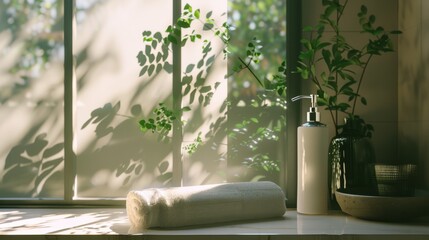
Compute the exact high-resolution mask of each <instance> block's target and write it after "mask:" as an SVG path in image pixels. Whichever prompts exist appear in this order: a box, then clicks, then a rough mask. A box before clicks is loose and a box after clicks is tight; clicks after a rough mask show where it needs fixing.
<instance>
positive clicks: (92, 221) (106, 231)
mask: <svg viewBox="0 0 429 240" xmlns="http://www.w3.org/2000/svg"><path fill="white" fill-rule="evenodd" d="M129 227H130V226H129V223H128V220H127V216H126V212H125V209H123V208H121V209H118V208H110V209H105V208H79V209H72V208H70V209H63V208H49V209H34V208H32V209H25V208H15V209H0V235H9V236H14V237H15V238H14V239H45V238H44V236H45V235H55V236H57V237H56V238H55V239H69V237H70V236H69V235H76V236H75V237H77V238H75V237H74V238H73V239H88V238H89V239H122V237H123V239H127V240H129V239H141V235H146V237H147V238H144V239H149V240H150V239H191V240H192V239H228V240H230V239H231V240H232V239H246V240H247V239H250V240H251V239H270V240H280V239H296V238H298V239H312V237H313V238H314V236H315V235H320V238H318V239H350V237H349V236H353V237H352V238H353V239H371V238H373V237H374V236H377V239H384V238H385V239H403V238H406V239H427V238H428V236H429V218H422V219H419V220H416V221H413V222H411V223H381V222H372V221H365V220H360V219H356V218H353V217H350V216H347V215H344V214H342V213H341V212H338V211H333V212H331V213H330V214H329V215H320V216H309V215H300V214H297V213H296V211H294V210H288V211H287V212H286V214H285V216H284V218H283V219H276V220H268V221H254V222H245V223H231V224H218V225H213V226H203V227H194V228H184V229H174V230H159V229H153V230H152V229H151V230H147V231H145V232H143V233H137V234H133V235H130V233H129V232H128V231H129ZM87 235H91V236H90V237H89V236H87ZM105 235H114V236H112V237H111V238H106V236H105ZM268 236H270V237H268ZM0 238H1V236H0Z"/></svg>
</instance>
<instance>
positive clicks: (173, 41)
mask: <svg viewBox="0 0 429 240" xmlns="http://www.w3.org/2000/svg"><path fill="white" fill-rule="evenodd" d="M167 39H168V41H170V42H171V43H174V44H177V43H178V41H177V38H176V37H175V36H174V35H172V34H168V37H167Z"/></svg>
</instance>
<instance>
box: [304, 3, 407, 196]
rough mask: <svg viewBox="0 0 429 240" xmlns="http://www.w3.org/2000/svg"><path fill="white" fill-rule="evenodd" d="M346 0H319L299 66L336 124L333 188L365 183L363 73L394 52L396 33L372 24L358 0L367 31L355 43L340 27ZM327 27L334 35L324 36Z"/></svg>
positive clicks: (368, 153) (367, 130) (367, 133)
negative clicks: (358, 43)
mask: <svg viewBox="0 0 429 240" xmlns="http://www.w3.org/2000/svg"><path fill="white" fill-rule="evenodd" d="M348 2H349V1H348V0H345V1H340V0H323V1H322V4H323V7H324V11H323V13H322V14H321V15H320V18H319V22H318V24H317V25H316V26H314V27H307V28H305V29H304V31H306V32H309V33H310V36H309V37H308V38H303V39H302V41H301V42H302V46H303V49H302V51H301V53H300V56H299V59H300V62H299V67H298V69H297V72H298V73H299V74H300V75H301V77H302V78H303V79H309V80H311V81H312V82H313V83H314V85H315V88H316V89H317V95H318V105H319V106H322V107H324V108H325V109H326V110H327V111H328V112H329V114H330V118H331V121H332V123H333V125H334V128H335V136H334V138H333V139H332V142H331V145H330V150H329V159H330V164H331V168H332V171H331V173H332V178H331V189H332V191H331V192H332V193H333V192H334V191H335V190H336V189H342V190H344V189H346V188H347V189H348V190H351V189H354V190H356V189H360V188H361V187H366V186H368V184H369V183H368V182H367V181H366V179H368V178H366V177H365V176H367V174H368V168H367V167H366V166H367V163H369V162H373V161H374V158H375V154H374V150H373V149H372V145H371V143H370V142H369V138H370V137H371V135H372V132H373V130H374V128H373V126H372V125H370V124H368V123H366V122H365V121H364V119H363V118H361V117H359V114H358V107H359V106H361V105H363V106H365V105H367V100H366V98H365V97H364V96H362V95H361V87H362V84H364V82H365V80H367V79H366V77H365V76H366V75H365V73H366V70H367V68H368V66H369V64H370V63H371V62H372V59H373V58H374V57H376V56H380V55H383V54H385V53H388V52H392V51H393V47H392V40H391V38H390V36H391V35H392V34H398V33H400V32H399V31H387V30H385V29H384V28H383V27H381V26H376V25H375V21H376V17H375V15H372V14H369V13H368V9H367V7H366V6H365V5H362V6H361V7H360V9H359V11H358V13H357V19H356V20H357V21H358V23H359V25H360V27H361V33H362V35H361V36H363V35H365V36H367V40H366V41H365V42H364V43H363V44H362V45H361V46H353V45H352V44H351V43H349V41H348V40H347V39H346V37H345V36H344V35H343V32H342V30H341V20H342V19H343V18H342V17H343V16H344V12H345V9H346V7H347V5H348ZM328 32H329V33H330V34H332V33H333V36H332V37H327V33H328ZM343 117H345V119H346V121H345V122H343V120H342V118H343ZM346 173H347V174H346ZM359 191H360V190H359Z"/></svg>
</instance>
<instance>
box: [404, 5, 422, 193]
mask: <svg viewBox="0 0 429 240" xmlns="http://www.w3.org/2000/svg"><path fill="white" fill-rule="evenodd" d="M398 4H399V12H398V22H399V28H400V29H401V30H402V31H403V34H402V35H401V37H400V38H399V42H398V44H399V57H398V64H399V69H398V70H399V71H398V143H399V146H400V148H399V149H400V151H399V156H400V158H401V159H405V160H409V161H416V162H417V163H418V164H419V174H420V177H421V179H423V181H424V184H425V185H426V187H427V186H429V175H428V174H427V173H428V172H429V70H428V65H429V13H428V10H429V1H427V0H399V3H398Z"/></svg>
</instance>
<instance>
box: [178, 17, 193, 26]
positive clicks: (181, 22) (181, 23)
mask: <svg viewBox="0 0 429 240" xmlns="http://www.w3.org/2000/svg"><path fill="white" fill-rule="evenodd" d="M177 25H178V26H179V27H181V28H189V27H190V26H191V23H190V22H189V21H188V20H187V19H183V18H180V19H178V20H177Z"/></svg>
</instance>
